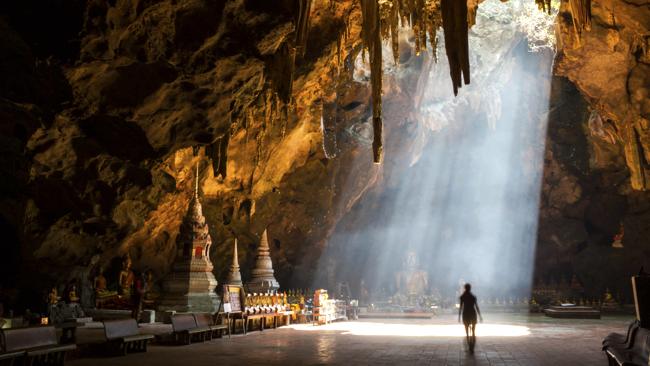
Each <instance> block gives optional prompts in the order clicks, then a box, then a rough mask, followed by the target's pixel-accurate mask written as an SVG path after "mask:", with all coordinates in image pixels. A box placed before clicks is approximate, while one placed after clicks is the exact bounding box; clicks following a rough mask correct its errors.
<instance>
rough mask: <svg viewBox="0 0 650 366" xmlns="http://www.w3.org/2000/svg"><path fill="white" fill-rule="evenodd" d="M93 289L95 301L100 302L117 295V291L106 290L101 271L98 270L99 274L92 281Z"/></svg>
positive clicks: (104, 278) (105, 282) (104, 279)
mask: <svg viewBox="0 0 650 366" xmlns="http://www.w3.org/2000/svg"><path fill="white" fill-rule="evenodd" d="M93 289H94V290H95V300H102V299H106V298H108V297H112V296H115V295H117V291H109V290H108V286H107V281H106V277H104V270H103V269H100V270H99V274H98V275H97V276H96V277H95V279H94V280H93Z"/></svg>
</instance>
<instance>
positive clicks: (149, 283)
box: [144, 270, 160, 301]
mask: <svg viewBox="0 0 650 366" xmlns="http://www.w3.org/2000/svg"><path fill="white" fill-rule="evenodd" d="M145 282H146V285H145V288H146V289H147V290H146V293H145V295H144V298H145V300H147V301H155V300H157V299H158V298H159V297H160V293H159V292H158V289H157V286H156V281H155V280H154V278H153V271H152V270H148V271H147V273H146V280H145Z"/></svg>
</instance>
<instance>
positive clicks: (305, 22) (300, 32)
mask: <svg viewBox="0 0 650 366" xmlns="http://www.w3.org/2000/svg"><path fill="white" fill-rule="evenodd" d="M311 1H312V0H298V16H297V19H296V40H295V42H296V48H297V49H298V55H299V56H300V57H302V56H304V54H305V48H306V46H307V35H308V34H309V11H310V10H311Z"/></svg>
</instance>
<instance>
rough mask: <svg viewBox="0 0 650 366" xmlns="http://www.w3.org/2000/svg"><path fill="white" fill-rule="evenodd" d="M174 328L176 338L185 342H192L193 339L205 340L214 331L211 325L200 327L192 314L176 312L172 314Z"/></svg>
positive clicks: (177, 340)
mask: <svg viewBox="0 0 650 366" xmlns="http://www.w3.org/2000/svg"><path fill="white" fill-rule="evenodd" d="M172 329H173V334H174V340H175V341H176V342H179V343H183V344H190V343H192V339H198V340H200V341H202V342H203V341H205V340H206V339H207V338H208V337H209V336H210V334H211V333H212V329H210V327H199V326H198V325H197V324H196V319H195V318H194V315H192V314H174V316H172Z"/></svg>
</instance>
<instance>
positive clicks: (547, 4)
mask: <svg viewBox="0 0 650 366" xmlns="http://www.w3.org/2000/svg"><path fill="white" fill-rule="evenodd" d="M535 3H536V4H537V7H538V8H539V10H541V11H545V12H547V13H548V14H551V0H535Z"/></svg>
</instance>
